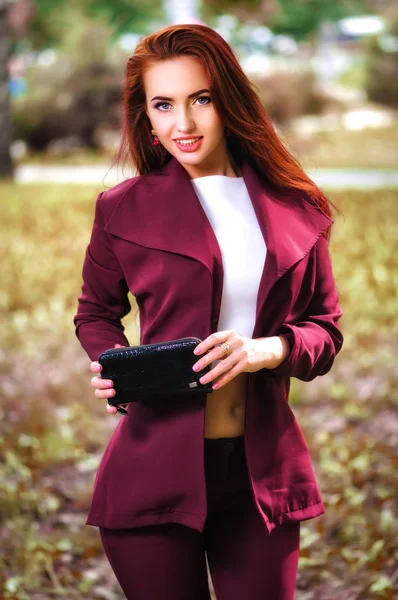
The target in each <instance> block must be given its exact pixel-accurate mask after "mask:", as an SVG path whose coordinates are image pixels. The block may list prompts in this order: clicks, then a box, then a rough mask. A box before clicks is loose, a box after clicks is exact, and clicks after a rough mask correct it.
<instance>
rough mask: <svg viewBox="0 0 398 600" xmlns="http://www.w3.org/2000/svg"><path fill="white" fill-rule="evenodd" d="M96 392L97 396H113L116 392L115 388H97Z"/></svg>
mask: <svg viewBox="0 0 398 600" xmlns="http://www.w3.org/2000/svg"><path fill="white" fill-rule="evenodd" d="M94 394H95V396H96V397H97V398H113V396H115V395H116V392H115V390H114V389H113V388H112V389H111V390H102V389H96V390H95V392H94Z"/></svg>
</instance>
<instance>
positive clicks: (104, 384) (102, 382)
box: [91, 375, 113, 390]
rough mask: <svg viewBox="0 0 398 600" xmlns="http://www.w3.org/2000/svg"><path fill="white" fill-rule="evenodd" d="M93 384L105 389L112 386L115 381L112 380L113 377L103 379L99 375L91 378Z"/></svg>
mask: <svg viewBox="0 0 398 600" xmlns="http://www.w3.org/2000/svg"><path fill="white" fill-rule="evenodd" d="M91 385H92V386H93V387H95V388H98V389H101V390H104V389H107V388H112V387H113V381H112V379H102V377H99V376H98V375H97V376H96V377H92V378H91Z"/></svg>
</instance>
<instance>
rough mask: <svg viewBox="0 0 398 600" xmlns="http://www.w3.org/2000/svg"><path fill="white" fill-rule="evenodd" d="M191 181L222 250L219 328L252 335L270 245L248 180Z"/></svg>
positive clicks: (219, 177)
mask: <svg viewBox="0 0 398 600" xmlns="http://www.w3.org/2000/svg"><path fill="white" fill-rule="evenodd" d="M191 183H192V185H193V188H194V190H195V192H196V195H197V197H198V198H199V201H200V203H201V205H202V207H203V210H204V211H205V213H206V215H207V218H208V220H209V222H210V224H211V226H212V228H213V231H214V233H215V235H216V238H217V241H218V244H219V246H220V250H221V256H222V262H223V270H224V281H223V289H222V299H221V309H220V318H219V322H218V329H217V331H223V330H225V329H234V330H235V331H237V332H238V333H240V334H241V335H244V336H247V337H252V335H253V329H254V325H255V319H256V303H257V294H258V288H259V284H260V278H261V274H262V272H263V268H264V262H265V258H266V254H267V248H266V245H265V241H264V238H263V235H262V233H261V229H260V227H259V224H258V221H257V217H256V213H255V212H254V208H253V204H252V201H251V198H250V196H249V194H248V191H247V189H246V184H245V181H244V179H243V177H228V176H226V175H208V176H206V177H198V178H196V179H191ZM217 362H218V361H217Z"/></svg>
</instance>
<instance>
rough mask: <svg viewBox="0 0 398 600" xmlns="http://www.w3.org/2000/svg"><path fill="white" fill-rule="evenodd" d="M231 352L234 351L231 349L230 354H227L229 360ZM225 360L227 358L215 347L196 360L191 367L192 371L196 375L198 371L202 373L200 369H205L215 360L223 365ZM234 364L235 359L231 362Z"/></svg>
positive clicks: (218, 347)
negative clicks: (220, 361)
mask: <svg viewBox="0 0 398 600" xmlns="http://www.w3.org/2000/svg"><path fill="white" fill-rule="evenodd" d="M233 351H234V349H233V348H231V352H230V354H228V358H229V359H230V358H231V357H232V353H233ZM226 359H227V357H226V356H225V353H224V352H223V350H222V349H221V347H220V346H216V347H215V348H213V349H212V350H209V351H208V352H207V354H205V356H202V358H201V359H200V360H198V361H197V362H196V363H195V364H194V365H192V369H193V370H194V371H195V372H196V373H198V372H199V371H202V369H204V368H205V367H207V366H208V365H210V364H211V363H212V362H214V361H215V360H222V361H223V363H224V364H225V360H226ZM230 362H231V361H230ZM235 362H236V357H235V358H234V359H233V360H232V363H235Z"/></svg>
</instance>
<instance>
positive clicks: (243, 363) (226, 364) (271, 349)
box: [192, 329, 289, 389]
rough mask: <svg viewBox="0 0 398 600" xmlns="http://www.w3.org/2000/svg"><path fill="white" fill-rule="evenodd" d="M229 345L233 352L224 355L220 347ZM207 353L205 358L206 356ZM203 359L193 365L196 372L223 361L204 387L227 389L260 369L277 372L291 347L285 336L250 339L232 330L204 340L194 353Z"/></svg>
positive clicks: (218, 332)
mask: <svg viewBox="0 0 398 600" xmlns="http://www.w3.org/2000/svg"><path fill="white" fill-rule="evenodd" d="M224 343H226V344H228V346H229V348H230V351H229V353H228V354H226V353H224V352H223V350H222V347H221V346H220V345H221V344H224ZM204 353H206V354H205V355H204V356H203V354H204ZM194 354H196V355H198V356H199V355H202V357H201V359H200V360H198V361H197V362H196V363H195V364H194V365H193V367H192V368H193V370H194V371H201V370H202V369H204V368H205V367H206V366H207V365H209V364H210V363H212V362H213V361H215V360H220V359H222V360H221V362H219V363H218V364H217V365H215V367H214V368H213V369H211V370H210V371H209V372H208V373H207V374H206V375H205V376H204V377H201V378H200V380H199V381H200V382H201V383H208V382H209V381H214V380H216V381H215V383H214V385H213V386H212V387H213V389H218V388H220V387H221V386H223V385H225V384H226V383H228V382H229V381H231V379H233V378H234V377H236V375H238V374H239V373H243V372H248V373H254V372H255V371H259V370H260V369H264V368H265V369H274V368H275V367H277V366H278V365H280V364H281V363H282V362H283V361H284V360H285V359H286V357H287V355H288V354H289V343H288V341H287V340H286V338H284V337H283V336H272V337H264V338H256V339H251V338H248V337H245V336H243V335H241V334H240V333H238V332H237V331H234V330H232V329H230V330H227V331H217V332H216V333H212V334H211V335H209V337H207V338H206V339H204V340H203V341H202V342H201V343H200V344H198V346H197V347H196V348H195V350H194Z"/></svg>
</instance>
